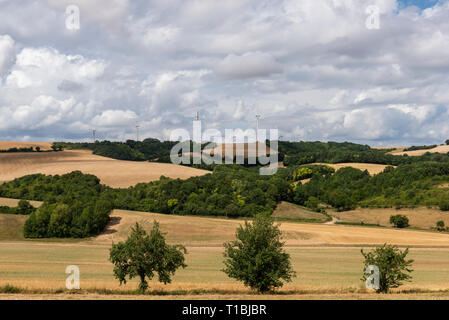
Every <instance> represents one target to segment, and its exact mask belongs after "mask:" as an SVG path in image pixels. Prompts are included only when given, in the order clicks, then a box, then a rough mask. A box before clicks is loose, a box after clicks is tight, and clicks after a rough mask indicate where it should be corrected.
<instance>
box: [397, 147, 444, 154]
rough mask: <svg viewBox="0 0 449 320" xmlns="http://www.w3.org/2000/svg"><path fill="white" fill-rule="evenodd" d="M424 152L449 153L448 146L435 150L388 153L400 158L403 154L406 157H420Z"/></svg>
mask: <svg viewBox="0 0 449 320" xmlns="http://www.w3.org/2000/svg"><path fill="white" fill-rule="evenodd" d="M426 152H430V153H448V152H449V146H448V145H443V146H437V147H435V148H432V149H425V150H424V149H423V150H413V151H400V152H398V151H392V152H390V153H391V154H394V155H395V156H402V155H404V154H406V155H408V156H422V155H423V154H425V153H426Z"/></svg>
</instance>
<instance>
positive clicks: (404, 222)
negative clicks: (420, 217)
mask: <svg viewBox="0 0 449 320" xmlns="http://www.w3.org/2000/svg"><path fill="white" fill-rule="evenodd" d="M390 223H391V224H393V225H394V227H395V228H407V227H408V226H409V224H408V218H407V217H406V216H403V215H400V214H397V215H394V216H391V217H390Z"/></svg>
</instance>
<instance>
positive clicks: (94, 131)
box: [92, 129, 97, 143]
mask: <svg viewBox="0 0 449 320" xmlns="http://www.w3.org/2000/svg"><path fill="white" fill-rule="evenodd" d="M96 133H97V130H96V129H92V137H93V138H94V143H95V141H97V139H95V134H96Z"/></svg>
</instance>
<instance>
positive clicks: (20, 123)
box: [0, 0, 449, 146]
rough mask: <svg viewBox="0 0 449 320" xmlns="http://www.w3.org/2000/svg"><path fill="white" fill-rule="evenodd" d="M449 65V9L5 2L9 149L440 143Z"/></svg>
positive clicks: (368, 4) (365, 1)
mask: <svg viewBox="0 0 449 320" xmlns="http://www.w3.org/2000/svg"><path fill="white" fill-rule="evenodd" d="M69 5H75V6H76V8H78V9H79V26H78V25H77V23H76V22H77V19H76V17H75V18H74V11H73V8H72V7H69V8H67V7H68V6H69ZM377 13H378V14H377ZM78 27H79V28H78ZM448 57H449V1H447V0H440V1H433V0H428V1H424V0H416V1H413V0H400V1H399V0H302V1H297V0H279V1H273V0H271V1H267V0H226V1H212V0H189V1H182V0H152V1H147V0H145V1H143V0H132V1H131V0H96V1H89V0H40V1H32V0H15V1H9V0H0V140H23V141H62V140H66V141H88V140H89V139H91V137H92V130H93V129H95V130H96V136H97V138H98V139H108V140H114V141H123V140H126V139H135V137H136V123H138V124H139V127H140V128H139V130H140V137H143V138H146V137H154V138H159V139H164V140H166V139H169V137H170V134H171V132H173V130H175V129H180V128H181V129H186V130H189V131H191V130H192V120H193V119H194V116H195V114H196V112H197V111H198V112H199V116H200V119H201V121H202V125H203V129H217V130H220V131H221V132H223V134H224V130H225V129H235V128H241V129H243V130H245V129H248V128H254V127H255V124H256V115H257V114H259V115H260V116H261V117H260V127H261V128H266V129H278V130H279V135H281V136H282V138H281V139H282V140H291V141H299V140H304V141H315V140H320V141H351V142H357V143H364V144H369V145H372V146H400V145H418V144H419V145H421V144H434V143H443V142H444V141H445V140H446V139H448V138H449V81H448V80H449V59H448Z"/></svg>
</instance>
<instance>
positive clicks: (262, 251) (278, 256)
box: [223, 215, 296, 293]
mask: <svg viewBox="0 0 449 320" xmlns="http://www.w3.org/2000/svg"><path fill="white" fill-rule="evenodd" d="M236 238H237V239H236V240H234V241H231V242H228V243H225V244H224V246H225V252H224V257H225V261H224V264H225V268H224V269H223V272H225V273H226V274H227V275H228V276H229V277H231V278H234V279H236V280H239V281H243V283H244V284H245V286H249V287H251V288H252V289H253V290H257V291H258V292H261V293H264V292H268V291H271V290H273V289H274V288H277V287H281V286H282V285H283V280H284V281H286V282H290V281H291V279H292V277H295V276H296V273H295V272H294V271H293V270H292V266H291V264H290V255H289V254H287V253H286V252H284V250H283V246H284V243H283V242H281V238H282V234H281V231H280V230H279V225H274V223H273V219H272V218H270V217H263V216H261V215H259V216H257V217H256V218H255V220H254V222H253V223H248V222H247V221H246V222H245V226H239V228H238V229H237V231H236Z"/></svg>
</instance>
